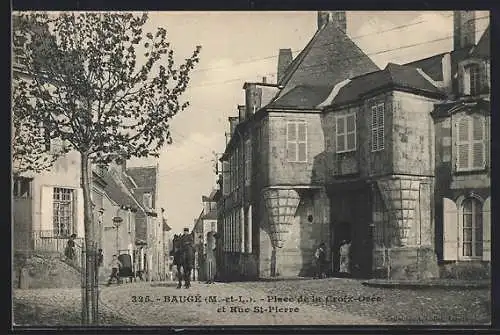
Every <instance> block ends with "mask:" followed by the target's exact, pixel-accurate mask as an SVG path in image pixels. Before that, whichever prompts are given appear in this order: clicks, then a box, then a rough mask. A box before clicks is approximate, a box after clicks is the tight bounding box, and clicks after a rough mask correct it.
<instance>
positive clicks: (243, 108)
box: [238, 105, 246, 122]
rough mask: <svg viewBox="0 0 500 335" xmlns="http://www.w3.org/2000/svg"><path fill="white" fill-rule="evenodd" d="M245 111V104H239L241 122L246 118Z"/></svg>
mask: <svg viewBox="0 0 500 335" xmlns="http://www.w3.org/2000/svg"><path fill="white" fill-rule="evenodd" d="M245 112H246V107H245V105H238V115H239V117H240V122H241V121H244V120H245Z"/></svg>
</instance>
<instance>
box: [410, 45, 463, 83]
mask: <svg viewBox="0 0 500 335" xmlns="http://www.w3.org/2000/svg"><path fill="white" fill-rule="evenodd" d="M470 51H471V47H466V48H463V49H457V50H453V51H451V52H450V59H451V69H452V76H453V75H454V74H455V73H456V72H457V65H458V63H460V62H461V61H462V60H464V59H465V58H467V57H468V55H469V52H470ZM445 54H446V52H444V53H440V54H437V55H434V56H431V57H427V58H424V59H419V60H416V61H413V62H410V63H406V64H403V65H407V66H411V67H414V68H421V69H422V71H424V72H425V74H427V75H428V76H429V77H431V78H432V79H433V80H436V81H442V80H443V64H442V62H441V59H442V58H443V56H444V55H445Z"/></svg>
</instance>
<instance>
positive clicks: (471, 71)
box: [464, 64, 481, 95]
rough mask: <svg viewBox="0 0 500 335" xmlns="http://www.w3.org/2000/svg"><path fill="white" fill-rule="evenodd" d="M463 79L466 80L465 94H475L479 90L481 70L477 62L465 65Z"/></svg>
mask: <svg viewBox="0 0 500 335" xmlns="http://www.w3.org/2000/svg"><path fill="white" fill-rule="evenodd" d="M464 80H467V81H468V83H467V85H464V87H465V88H466V90H465V92H464V93H465V94H470V95H477V94H479V92H480V91H481V72H480V69H479V65H478V64H470V65H467V66H466V67H465V76H464Z"/></svg>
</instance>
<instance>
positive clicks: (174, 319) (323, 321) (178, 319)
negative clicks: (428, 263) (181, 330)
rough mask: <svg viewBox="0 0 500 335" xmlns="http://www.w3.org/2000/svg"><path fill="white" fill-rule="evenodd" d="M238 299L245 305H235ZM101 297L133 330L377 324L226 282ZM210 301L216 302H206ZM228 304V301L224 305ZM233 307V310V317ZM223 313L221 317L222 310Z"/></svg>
mask: <svg viewBox="0 0 500 335" xmlns="http://www.w3.org/2000/svg"><path fill="white" fill-rule="evenodd" d="M186 295H190V296H191V297H192V298H191V299H192V300H195V296H196V295H199V297H200V299H201V302H184V303H171V302H165V300H166V299H170V300H172V299H173V296H186ZM146 296H149V301H148V302H145V300H146V299H147V298H146ZM240 296H241V297H242V299H243V301H246V303H245V302H238V301H235V300H238V299H239V297H240ZM100 297H101V305H105V306H106V307H107V308H109V309H111V310H113V311H114V312H115V313H117V314H119V315H120V316H121V317H122V318H124V319H126V320H130V322H131V323H133V324H137V325H148V326H157V325H175V326H188V325H353V324H354V325H362V324H364V325H372V324H379V322H378V321H377V320H375V319H370V318H365V317H359V316H355V315H352V314H348V313H339V312H333V311H331V310H327V309H324V308H321V307H316V306H311V305H308V304H304V303H298V302H296V301H295V302H279V303H272V302H270V303H268V301H267V295H266V293H265V292H264V291H262V290H259V289H257V288H254V287H251V288H247V287H242V286H241V285H235V284H230V283H215V284H211V285H207V284H201V283H193V286H192V287H191V288H190V289H184V288H182V289H176V288H175V283H155V282H153V283H133V284H129V285H123V286H112V287H109V288H103V290H102V291H101V296H100ZM139 297H142V302H139V300H140V299H141V298H139ZM165 297H169V298H165ZM208 297H216V299H217V302H216V303H213V302H208V299H209V298H208ZM231 297H233V302H230V301H229V300H230V299H231ZM226 299H228V301H225V300H226ZM269 306H271V307H272V308H273V309H271V311H269V310H268V309H269ZM275 306H277V307H279V308H281V310H280V312H276V310H275V309H274V308H275ZM231 307H233V311H232V312H231ZM238 307H239V308H241V309H238ZM261 307H262V309H261ZM223 308H225V312H224V311H222V310H223ZM235 308H236V310H235ZM246 308H248V309H246ZM286 309H288V310H286ZM218 310H219V311H218ZM289 310H292V312H289ZM256 311H257V312H256Z"/></svg>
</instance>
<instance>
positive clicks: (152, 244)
mask: <svg viewBox="0 0 500 335" xmlns="http://www.w3.org/2000/svg"><path fill="white" fill-rule="evenodd" d="M125 170H126V174H127V175H128V176H129V177H130V178H128V181H127V184H128V187H129V188H130V189H131V191H132V194H133V196H134V198H135V199H136V200H137V201H138V202H139V203H140V204H141V205H142V206H143V207H144V209H145V210H144V212H143V213H141V212H138V213H137V216H136V243H137V244H140V245H141V248H140V249H139V255H138V257H141V258H144V259H145V268H146V269H145V272H146V274H147V276H148V279H150V280H163V279H164V278H165V274H166V271H167V269H166V264H167V263H168V256H166V255H165V252H164V240H163V236H164V233H163V229H164V225H163V218H162V215H161V208H160V205H159V199H160V190H159V186H158V185H159V168H158V165H155V166H140V167H128V168H126V169H125Z"/></svg>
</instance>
